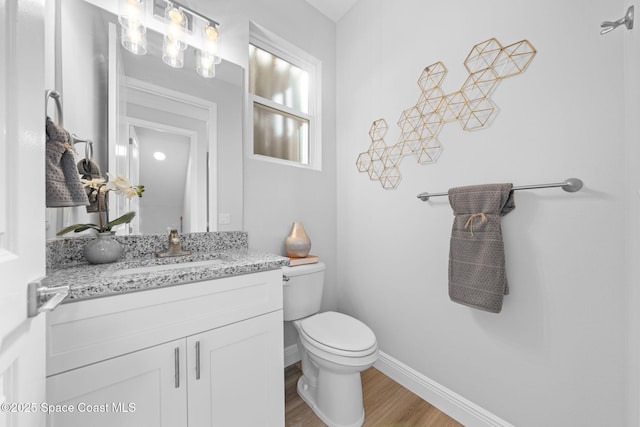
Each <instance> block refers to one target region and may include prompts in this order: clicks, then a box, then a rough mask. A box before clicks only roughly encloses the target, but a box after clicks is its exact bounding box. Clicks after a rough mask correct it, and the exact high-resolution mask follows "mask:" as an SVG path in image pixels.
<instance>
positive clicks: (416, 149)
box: [356, 38, 536, 189]
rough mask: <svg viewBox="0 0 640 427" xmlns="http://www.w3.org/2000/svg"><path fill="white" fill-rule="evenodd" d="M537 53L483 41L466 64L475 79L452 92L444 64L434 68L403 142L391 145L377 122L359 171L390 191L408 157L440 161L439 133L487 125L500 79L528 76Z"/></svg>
mask: <svg viewBox="0 0 640 427" xmlns="http://www.w3.org/2000/svg"><path fill="white" fill-rule="evenodd" d="M535 54H536V50H535V48H534V47H533V46H532V45H531V43H529V41H527V40H520V41H519V42H516V43H513V44H510V45H509V46H504V47H503V46H502V45H501V44H500V43H499V42H498V40H496V39H495V38H491V39H489V40H486V41H484V42H482V43H478V44H477V45H475V46H474V47H473V48H472V49H471V52H469V55H467V58H466V59H465V61H464V66H465V68H466V69H467V71H468V73H469V76H468V77H467V79H466V80H465V82H464V83H463V84H462V87H461V88H460V90H458V91H457V92H452V93H449V94H445V93H444V91H443V90H442V87H441V83H442V81H443V80H444V77H445V75H446V74H447V69H446V68H445V66H444V64H443V63H442V62H436V63H435V64H432V65H429V66H428V67H426V68H425V69H424V71H423V72H422V74H421V75H420V77H419V78H418V87H419V88H420V96H419V97H418V101H417V102H416V104H415V105H413V106H412V107H410V108H407V109H406V110H404V111H403V112H402V113H401V114H400V118H399V119H398V122H397V125H398V127H399V128H400V136H399V138H398V142H396V144H395V145H391V146H388V145H387V144H386V143H385V140H384V138H385V136H386V134H387V130H388V129H389V126H388V125H387V122H386V121H385V120H384V119H379V120H376V121H374V122H373V124H372V125H371V129H370V130H369V137H370V138H371V145H370V146H369V149H368V150H367V151H365V152H364V153H360V155H358V158H357V160H356V167H357V168H358V171H360V172H363V173H364V172H366V173H367V174H368V175H369V178H370V179H371V180H375V181H380V184H382V187H383V188H385V189H395V188H397V187H398V184H399V183H400V180H401V179H402V175H401V174H400V169H399V166H400V162H401V160H402V159H403V158H404V157H406V156H409V155H413V156H414V158H415V159H416V161H417V162H418V163H420V164H423V165H426V164H429V163H434V162H435V161H437V160H438V157H439V156H440V153H441V152H442V144H441V143H440V141H439V140H438V134H439V133H440V130H441V129H442V126H443V125H444V124H445V123H450V122H458V124H460V126H461V127H462V129H463V130H466V131H472V130H475V129H480V128H482V127H484V126H485V125H486V124H487V123H488V122H489V119H490V118H491V117H492V116H493V115H494V113H495V111H496V106H495V105H494V103H493V101H491V99H490V98H489V97H490V96H491V93H492V92H493V91H494V90H495V88H496V86H497V85H498V83H499V82H500V80H502V79H504V78H507V77H511V76H515V75H516V74H520V73H522V72H523V71H524V70H525V69H526V68H527V66H528V65H529V63H530V62H531V60H532V59H533V57H534V56H535Z"/></svg>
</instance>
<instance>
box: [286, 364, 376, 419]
mask: <svg viewBox="0 0 640 427" xmlns="http://www.w3.org/2000/svg"><path fill="white" fill-rule="evenodd" d="M356 375H357V376H358V378H357V379H358V386H360V387H359V388H360V390H362V388H361V384H360V374H359V373H358V374H356ZM351 381H353V380H351ZM320 382H322V378H320ZM349 389H350V388H349ZM297 390H298V395H299V396H300V397H301V398H302V400H304V402H305V403H306V404H307V405H308V406H309V407H310V408H311V410H313V412H314V414H316V415H317V417H318V418H320V419H321V420H322V422H324V423H325V424H326V425H328V426H329V427H361V426H362V424H363V423H364V408H362V403H360V405H359V406H360V408H359V409H360V411H361V414H360V416H359V417H357V419H356V420H355V421H353V422H351V421H350V422H348V423H347V424H345V423H337V422H336V420H333V419H331V418H330V417H329V416H327V414H325V413H324V412H323V410H322V409H321V408H320V407H319V406H318V404H317V402H318V386H313V385H311V383H310V382H309V381H308V380H307V378H306V377H305V376H304V375H302V376H301V377H300V378H299V379H298V387H297ZM338 390H339V389H338ZM341 394H342V393H340V392H337V393H334V394H333V396H331V397H330V399H331V400H334V401H335V402H336V403H339V402H341V404H340V403H339V404H340V406H343V405H344V404H345V403H346V402H345V401H344V399H343V397H345V396H340V395H341ZM346 397H347V400H351V399H353V396H346ZM326 398H327V396H325V399H326ZM356 400H357V397H356ZM359 401H360V402H362V392H360V394H359ZM329 405H330V406H331V405H332V403H331V402H329Z"/></svg>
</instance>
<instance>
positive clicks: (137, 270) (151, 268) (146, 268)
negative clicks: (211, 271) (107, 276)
mask: <svg viewBox="0 0 640 427" xmlns="http://www.w3.org/2000/svg"><path fill="white" fill-rule="evenodd" d="M223 262H224V261H223V260H222V259H219V258H216V259H208V260H205V261H192V262H181V263H177V264H162V265H147V266H144V267H133V268H125V269H123V270H117V271H115V272H114V273H113V276H126V275H128V274H140V273H156V272H160V271H167V270H180V269H182V268H191V267H208V266H214V265H217V264H222V263H223Z"/></svg>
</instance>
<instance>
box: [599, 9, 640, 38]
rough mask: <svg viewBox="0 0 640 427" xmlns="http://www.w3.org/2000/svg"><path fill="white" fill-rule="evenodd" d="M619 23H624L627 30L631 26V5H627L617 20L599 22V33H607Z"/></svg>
mask: <svg viewBox="0 0 640 427" xmlns="http://www.w3.org/2000/svg"><path fill="white" fill-rule="evenodd" d="M620 25H624V26H625V27H627V30H630V29H632V28H633V6H629V9H627V13H626V14H625V15H624V16H623V17H622V18H620V19H618V20H617V21H613V22H612V21H604V22H603V23H602V24H600V28H602V31H600V34H607V33H608V32H610V31H613V30H615V29H616V28H618V27H619V26H620Z"/></svg>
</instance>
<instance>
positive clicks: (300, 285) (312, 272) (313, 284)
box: [282, 262, 325, 320]
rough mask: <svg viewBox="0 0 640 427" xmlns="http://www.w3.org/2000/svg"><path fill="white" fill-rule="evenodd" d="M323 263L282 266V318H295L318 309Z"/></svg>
mask: <svg viewBox="0 0 640 427" xmlns="http://www.w3.org/2000/svg"><path fill="white" fill-rule="evenodd" d="M324 271H325V265H324V263H322V262H318V263H315V264H306V265H298V266H295V267H282V275H283V281H282V286H283V289H282V294H283V307H284V310H283V315H284V320H297V319H302V318H304V317H308V316H311V315H312V314H315V313H318V312H319V311H320V304H321V303H322V288H323V287H324Z"/></svg>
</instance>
